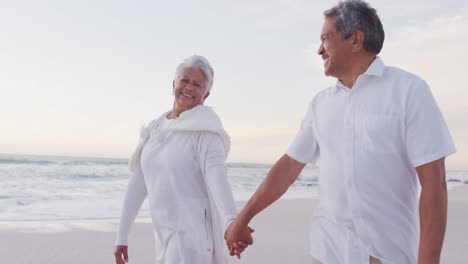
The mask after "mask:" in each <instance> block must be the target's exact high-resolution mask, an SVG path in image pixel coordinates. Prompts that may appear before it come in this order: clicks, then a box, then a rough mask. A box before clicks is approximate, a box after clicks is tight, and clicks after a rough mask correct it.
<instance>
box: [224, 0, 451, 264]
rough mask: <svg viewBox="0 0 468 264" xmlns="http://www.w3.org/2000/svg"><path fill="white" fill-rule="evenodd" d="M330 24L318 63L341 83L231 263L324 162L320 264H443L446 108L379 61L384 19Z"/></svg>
mask: <svg viewBox="0 0 468 264" xmlns="http://www.w3.org/2000/svg"><path fill="white" fill-rule="evenodd" d="M324 15H325V22H324V25H323V28H322V33H321V36H320V39H321V45H320V48H319V50H318V54H319V55H320V56H321V57H322V58H323V60H324V72H325V75H327V76H333V77H335V78H337V83H336V85H335V86H333V87H330V88H328V89H326V90H323V91H322V92H320V93H318V94H317V95H316V96H315V98H314V99H313V100H312V101H311V103H310V104H309V107H308V111H307V114H306V115H305V118H304V120H303V122H302V126H301V128H300V131H299V132H298V134H297V136H296V138H295V139H294V140H293V142H292V144H291V145H290V147H289V148H288V150H287V152H286V154H285V155H284V156H282V157H281V158H280V159H279V160H278V161H277V162H276V164H275V165H274V166H273V167H272V168H271V170H270V172H269V173H268V175H267V177H266V179H265V180H264V181H263V183H262V184H261V185H260V187H259V188H258V189H257V191H256V193H255V194H254V195H253V197H252V198H251V199H250V200H249V201H248V203H247V205H246V206H245V207H244V209H243V210H242V211H241V213H240V214H239V215H238V217H237V219H236V220H235V221H234V222H233V223H232V224H231V225H230V226H229V228H228V229H227V231H226V233H225V239H226V243H227V244H228V246H229V247H230V248H231V254H234V253H236V252H239V251H240V250H242V249H243V246H244V245H243V244H238V243H237V242H236V241H239V240H240V241H244V242H246V243H247V244H251V243H252V237H251V236H250V232H249V230H248V228H247V224H248V223H249V222H250V221H251V219H252V218H253V217H254V216H255V215H256V214H258V213H259V212H261V211H262V210H263V209H265V208H266V207H267V206H269V205H270V204H271V203H273V202H274V201H275V200H277V199H278V198H279V197H281V195H282V194H284V193H285V192H286V190H287V189H288V187H289V186H290V185H291V184H292V183H293V182H294V181H295V180H296V179H297V177H298V175H299V174H300V172H301V171H302V169H303V168H304V166H305V165H306V164H307V163H311V164H314V163H315V162H316V160H317V159H318V158H319V157H320V178H319V181H320V191H319V201H320V202H319V205H318V207H317V208H316V209H315V211H314V217H313V219H312V225H311V229H312V230H311V246H310V254H311V255H312V256H313V258H314V261H315V262H314V263H325V264H343V263H350V264H356V263H383V264H406V263H411V264H412V263H420V264H428V263H439V258H440V252H441V248H442V243H443V240H444V234H445V227H446V218H447V188H446V182H445V165H444V158H445V157H446V156H448V155H450V154H452V153H454V152H455V147H454V144H453V142H452V139H451V136H450V133H449V131H448V128H447V126H446V124H445V121H444V119H443V117H442V115H441V113H440V111H439V108H438V107H437V104H436V102H435V100H434V98H433V96H432V94H431V92H430V90H429V87H428V86H427V84H426V83H425V82H424V81H423V80H422V79H421V78H419V77H418V76H416V75H414V74H411V73H408V72H406V71H403V70H401V69H398V68H395V67H390V66H386V65H385V64H384V62H383V60H382V59H381V58H380V57H378V56H377V54H379V53H380V50H381V48H382V45H383V41H384V31H383V28H382V24H381V22H380V19H379V17H378V16H377V13H376V10H375V9H373V8H371V7H370V6H369V5H368V4H367V3H366V2H363V1H360V0H349V1H344V2H340V3H339V4H338V5H337V6H335V7H333V8H331V9H329V10H327V11H325V13H324ZM418 180H419V181H418ZM419 184H420V185H421V187H422V189H421V193H420V198H419V205H418V190H419ZM418 206H419V211H418ZM418 212H419V214H418Z"/></svg>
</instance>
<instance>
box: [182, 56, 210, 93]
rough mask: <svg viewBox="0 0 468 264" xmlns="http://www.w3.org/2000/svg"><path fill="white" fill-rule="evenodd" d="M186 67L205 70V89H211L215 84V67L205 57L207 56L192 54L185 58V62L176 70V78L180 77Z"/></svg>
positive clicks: (208, 90) (207, 90)
mask: <svg viewBox="0 0 468 264" xmlns="http://www.w3.org/2000/svg"><path fill="white" fill-rule="evenodd" d="M186 68H197V69H200V70H201V71H202V72H203V75H205V89H206V92H210V91H211V87H212V86H213V77H214V70H213V67H211V64H210V62H209V61H208V60H207V59H205V57H203V56H200V55H196V54H195V55H192V56H190V57H188V58H185V59H184V61H183V62H181V63H180V64H179V65H178V66H177V68H176V72H175V76H174V80H176V79H177V78H179V77H180V75H181V74H182V72H183V71H184V70H185V69H186Z"/></svg>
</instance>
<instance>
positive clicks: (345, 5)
mask: <svg viewBox="0 0 468 264" xmlns="http://www.w3.org/2000/svg"><path fill="white" fill-rule="evenodd" d="M323 14H324V15H325V17H336V24H335V26H336V30H337V31H338V32H339V33H340V34H341V36H342V38H343V39H347V38H349V37H350V36H351V35H352V34H353V33H354V32H356V31H357V30H360V31H362V32H363V33H364V43H363V45H364V48H365V49H366V50H367V51H369V52H372V53H376V54H378V53H379V52H380V50H382V46H383V42H384V39H385V32H384V30H383V27H382V23H381V22H380V19H379V16H378V15H377V10H375V9H374V8H372V7H371V6H370V5H369V4H368V3H366V2H364V1H362V0H347V1H341V2H339V3H338V4H337V5H336V6H334V7H332V8H330V9H328V10H326V11H325V12H323Z"/></svg>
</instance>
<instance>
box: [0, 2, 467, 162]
mask: <svg viewBox="0 0 468 264" xmlns="http://www.w3.org/2000/svg"><path fill="white" fill-rule="evenodd" d="M335 3H336V1H310V0H290V1H286V0H284V1H283V0H277V1H271V0H239V1H219V0H211V1H181V0H175V1H154V0H153V1H149V0H148V1H143V0H137V1H116V0H79V1H78V0H77V1H66V0H57V1H38V0H30V1H21V0H15V1H6V0H0V92H1V93H0V153H13V154H19V153H20V154H48V155H71V156H98V157H122V158H125V157H128V156H129V155H130V153H131V152H132V150H133V148H134V147H135V145H136V143H137V141H138V134H139V128H140V126H141V125H142V124H146V123H148V122H149V121H150V120H151V119H153V118H155V117H158V116H159V115H160V114H161V113H163V112H164V111H167V110H168V109H170V107H171V106H172V101H173V97H172V94H171V92H172V79H173V75H174V70H175V67H176V66H177V64H178V63H179V62H180V61H181V60H182V59H183V58H185V57H187V56H189V55H192V54H194V53H196V54H200V55H203V56H205V57H206V58H207V59H208V60H209V61H210V62H211V63H212V65H213V67H214V69H215V80H214V86H213V90H212V93H211V95H210V97H209V98H208V100H207V101H206V104H207V105H211V106H213V107H214V108H215V110H216V111H217V112H218V113H219V115H220V116H221V118H222V120H223V123H224V125H225V127H226V129H227V130H228V132H229V133H230V135H231V138H232V143H233V145H232V150H231V153H230V156H229V158H228V161H231V162H261V163H270V162H274V161H275V160H276V159H277V158H278V157H279V156H281V155H282V153H284V151H285V150H286V148H287V146H288V145H289V143H290V142H291V140H292V139H293V137H294V135H295V133H296V131H297V130H298V129H299V125H300V121H301V119H302V118H303V116H304V114H305V111H306V108H307V104H308V102H309V101H310V100H311V99H312V98H313V96H314V95H315V94H316V93H317V92H319V91H320V90H322V89H324V88H326V87H328V86H329V85H332V84H334V83H335V80H334V79H333V78H327V77H325V76H324V75H323V69H322V61H321V59H320V57H319V56H317V54H316V51H317V48H318V45H319V34H320V30H321V27H322V23H323V15H322V12H323V11H324V10H325V9H327V8H329V7H331V6H333V5H334V4H335ZM370 3H371V5H372V6H373V7H375V8H376V9H377V10H378V14H379V15H380V17H381V20H382V22H383V25H384V29H385V32H386V41H385V43H384V48H383V51H382V54H381V57H382V59H383V60H384V62H385V63H386V64H387V65H393V66H397V67H401V68H403V69H405V70H408V71H411V72H413V73H416V74H418V75H420V76H421V77H422V78H424V79H425V80H426V81H427V82H428V84H429V85H430V86H431V89H432V92H433V94H434V96H435V97H436V100H437V102H438V104H439V106H440V108H441V110H442V112H443V114H444V116H445V118H446V120H447V123H448V126H449V128H450V130H451V132H452V136H453V138H454V140H455V143H456V146H457V149H458V152H457V154H455V155H453V156H451V157H450V158H449V159H448V167H449V169H468V136H467V135H468V103H467V100H468V85H467V82H466V81H465V80H464V79H465V76H466V75H467V74H468V73H467V69H468V68H467V66H466V62H467V61H468V53H467V52H466V48H467V47H468V5H467V4H466V1H462V0H460V1H458V0H447V1H435V0H428V1H406V0H405V1H402V0H392V1H384V0H381V1H372V2H370Z"/></svg>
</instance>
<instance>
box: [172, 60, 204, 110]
mask: <svg viewBox="0 0 468 264" xmlns="http://www.w3.org/2000/svg"><path fill="white" fill-rule="evenodd" d="M205 84H206V83H205V76H204V75H203V72H202V71H201V70H200V69H198V68H186V69H184V71H183V72H182V74H181V75H180V76H179V77H178V78H177V79H176V80H174V97H175V107H176V108H178V109H180V110H181V111H186V110H189V109H192V108H194V107H195V106H197V105H200V104H203V101H205V99H206V97H208V95H209V93H206V92H205V91H206V88H205Z"/></svg>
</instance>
